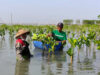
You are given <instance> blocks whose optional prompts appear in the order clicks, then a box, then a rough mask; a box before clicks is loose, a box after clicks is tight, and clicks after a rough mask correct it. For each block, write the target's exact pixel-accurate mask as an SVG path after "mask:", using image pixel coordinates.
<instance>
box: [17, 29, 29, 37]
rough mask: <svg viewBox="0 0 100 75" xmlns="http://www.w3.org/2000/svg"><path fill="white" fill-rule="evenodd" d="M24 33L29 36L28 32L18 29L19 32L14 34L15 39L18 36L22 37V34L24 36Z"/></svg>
mask: <svg viewBox="0 0 100 75" xmlns="http://www.w3.org/2000/svg"><path fill="white" fill-rule="evenodd" d="M25 33H27V34H29V33H30V31H28V30H25V29H20V30H19V31H18V32H17V33H16V36H15V38H17V37H19V36H20V35H23V34H25Z"/></svg>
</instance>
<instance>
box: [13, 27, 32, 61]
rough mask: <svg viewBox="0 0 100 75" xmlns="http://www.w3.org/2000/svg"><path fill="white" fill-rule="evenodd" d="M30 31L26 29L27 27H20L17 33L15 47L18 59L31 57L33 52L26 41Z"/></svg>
mask: <svg viewBox="0 0 100 75" xmlns="http://www.w3.org/2000/svg"><path fill="white" fill-rule="evenodd" d="M29 33H30V32H29V31H27V30H25V29H20V30H19V31H18V32H17V33H16V36H15V37H16V43H15V48H16V57H17V60H28V59H30V57H31V56H33V55H31V53H30V50H29V47H28V46H29V43H28V42H27V41H26V37H27V35H28V34H29Z"/></svg>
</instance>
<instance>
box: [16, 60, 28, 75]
mask: <svg viewBox="0 0 100 75" xmlns="http://www.w3.org/2000/svg"><path fill="white" fill-rule="evenodd" d="M29 63H30V61H24V62H23V61H17V62H16V68H15V75H28V70H29Z"/></svg>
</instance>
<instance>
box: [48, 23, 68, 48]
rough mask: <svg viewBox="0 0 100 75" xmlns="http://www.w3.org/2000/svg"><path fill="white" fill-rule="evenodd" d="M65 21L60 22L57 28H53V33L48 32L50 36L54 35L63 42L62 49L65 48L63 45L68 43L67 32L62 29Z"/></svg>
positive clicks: (55, 38) (57, 40)
mask: <svg viewBox="0 0 100 75" xmlns="http://www.w3.org/2000/svg"><path fill="white" fill-rule="evenodd" d="M63 26H64V25H63V23H61V22H60V23H58V24H57V29H56V30H53V31H52V33H51V34H48V37H50V36H52V37H53V38H54V40H56V42H57V43H59V44H61V47H60V50H62V49H63V45H65V44H66V40H67V38H66V33H65V32H64V31H62V29H63Z"/></svg>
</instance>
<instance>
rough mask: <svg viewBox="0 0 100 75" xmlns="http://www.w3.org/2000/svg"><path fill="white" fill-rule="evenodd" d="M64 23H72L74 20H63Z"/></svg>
mask: <svg viewBox="0 0 100 75" xmlns="http://www.w3.org/2000/svg"><path fill="white" fill-rule="evenodd" d="M63 23H64V24H65V25H72V24H73V20H68V19H67V20H63Z"/></svg>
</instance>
